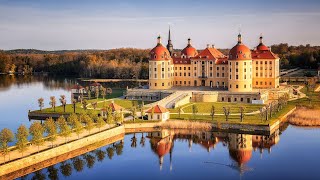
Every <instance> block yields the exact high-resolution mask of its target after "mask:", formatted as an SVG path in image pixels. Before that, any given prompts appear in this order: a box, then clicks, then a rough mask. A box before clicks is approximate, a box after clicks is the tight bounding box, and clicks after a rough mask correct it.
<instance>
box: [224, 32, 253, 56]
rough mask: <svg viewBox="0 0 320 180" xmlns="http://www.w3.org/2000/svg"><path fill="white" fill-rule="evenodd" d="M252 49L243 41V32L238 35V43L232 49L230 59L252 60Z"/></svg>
mask: <svg viewBox="0 0 320 180" xmlns="http://www.w3.org/2000/svg"><path fill="white" fill-rule="evenodd" d="M250 59H251V50H250V49H249V48H248V47H247V46H246V45H244V44H243V43H242V37H241V34H239V35H238V43H237V44H236V45H235V46H234V47H233V48H232V49H231V50H230V52H229V60H250Z"/></svg>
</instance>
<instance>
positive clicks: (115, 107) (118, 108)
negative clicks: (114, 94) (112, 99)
mask: <svg viewBox="0 0 320 180" xmlns="http://www.w3.org/2000/svg"><path fill="white" fill-rule="evenodd" d="M109 106H110V107H111V108H112V111H121V110H122V109H123V107H121V106H119V105H118V104H116V103H111V104H109Z"/></svg>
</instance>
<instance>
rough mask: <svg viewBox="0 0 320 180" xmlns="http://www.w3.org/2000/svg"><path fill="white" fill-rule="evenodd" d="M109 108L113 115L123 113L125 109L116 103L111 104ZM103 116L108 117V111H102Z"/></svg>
mask: <svg viewBox="0 0 320 180" xmlns="http://www.w3.org/2000/svg"><path fill="white" fill-rule="evenodd" d="M108 107H110V108H111V110H112V114H114V113H121V112H122V111H123V110H124V108H123V107H122V106H119V105H118V104H116V103H114V102H112V103H110V104H109V105H108ZM101 116H102V117H107V109H105V108H103V109H101Z"/></svg>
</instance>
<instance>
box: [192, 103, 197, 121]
mask: <svg viewBox="0 0 320 180" xmlns="http://www.w3.org/2000/svg"><path fill="white" fill-rule="evenodd" d="M197 113H198V107H197V106H196V105H195V104H194V105H192V114H193V119H194V120H195V119H196V115H197Z"/></svg>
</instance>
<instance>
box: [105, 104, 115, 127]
mask: <svg viewBox="0 0 320 180" xmlns="http://www.w3.org/2000/svg"><path fill="white" fill-rule="evenodd" d="M106 111H107V123H108V124H113V123H114V120H113V116H112V108H111V107H110V106H107V107H106Z"/></svg>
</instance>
